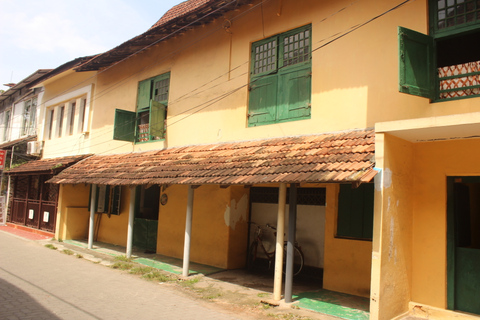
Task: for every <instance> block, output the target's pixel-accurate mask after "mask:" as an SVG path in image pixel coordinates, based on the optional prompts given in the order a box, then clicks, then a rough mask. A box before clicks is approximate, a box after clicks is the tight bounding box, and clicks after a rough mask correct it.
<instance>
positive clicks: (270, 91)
mask: <svg viewBox="0 0 480 320" xmlns="http://www.w3.org/2000/svg"><path fill="white" fill-rule="evenodd" d="M277 82H278V81H277V76H276V75H273V76H265V77H263V78H258V79H256V80H254V81H252V83H251V84H250V96H249V102H248V107H249V112H248V124H249V126H255V125H257V124H265V123H272V122H274V121H275V115H276V106H277Z"/></svg>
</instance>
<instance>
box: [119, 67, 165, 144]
mask: <svg viewBox="0 0 480 320" xmlns="http://www.w3.org/2000/svg"><path fill="white" fill-rule="evenodd" d="M157 85H158V86H159V85H162V87H161V88H163V89H164V90H161V91H158V90H159V89H160V88H159V87H158V86H157ZM169 91H170V72H166V73H163V74H161V75H158V76H156V77H152V78H149V79H146V80H143V81H140V82H139V83H138V90H137V105H136V109H135V111H127V110H122V109H116V110H115V120H114V132H113V139H114V140H121V141H130V142H134V143H148V142H158V141H162V140H164V139H165V133H166V132H165V131H166V126H165V121H166V119H167V109H168V95H169ZM140 125H143V126H145V127H146V128H147V129H146V132H141V130H140Z"/></svg>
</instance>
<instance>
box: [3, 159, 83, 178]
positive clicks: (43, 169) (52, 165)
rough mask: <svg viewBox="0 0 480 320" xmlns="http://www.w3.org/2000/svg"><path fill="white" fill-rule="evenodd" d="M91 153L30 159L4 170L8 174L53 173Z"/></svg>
mask: <svg viewBox="0 0 480 320" xmlns="http://www.w3.org/2000/svg"><path fill="white" fill-rule="evenodd" d="M89 156H91V155H88V154H86V155H79V156H69V157H61V158H51V159H41V160H35V161H30V162H27V163H25V164H22V165H20V166H18V167H15V168H13V169H10V170H9V171H5V173H6V174H9V175H24V174H55V173H58V172H60V171H62V170H63V169H65V168H66V167H68V166H71V165H72V164H74V163H76V162H78V161H80V160H82V159H85V158H87V157H89Z"/></svg>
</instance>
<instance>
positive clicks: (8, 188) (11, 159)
mask: <svg viewBox="0 0 480 320" xmlns="http://www.w3.org/2000/svg"><path fill="white" fill-rule="evenodd" d="M14 152H15V146H12V152H11V154H10V168H11V167H12V165H13V154H14ZM7 181H8V182H7V196H6V200H5V221H7V218H6V216H7V214H8V204H9V203H10V188H11V187H10V186H11V183H12V176H11V175H8V180H7ZM25 221H27V220H25Z"/></svg>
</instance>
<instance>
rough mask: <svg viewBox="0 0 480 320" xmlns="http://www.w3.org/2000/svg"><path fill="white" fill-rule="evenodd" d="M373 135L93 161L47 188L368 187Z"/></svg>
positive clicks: (296, 139)
mask: <svg viewBox="0 0 480 320" xmlns="http://www.w3.org/2000/svg"><path fill="white" fill-rule="evenodd" d="M374 141H375V140H374V130H373V129H371V130H356V131H349V132H341V133H333V134H322V135H310V136H299V137H287V138H276V139H264V140H256V141H245V142H236V143H223V144H212V145H200V146H188V147H177V148H170V149H164V150H158V151H154V152H152V151H149V152H138V153H128V154H121V155H96V156H92V157H90V158H87V159H84V160H82V161H80V162H78V163H77V164H75V165H73V166H71V167H70V168H67V169H65V170H64V171H62V172H61V173H60V174H58V175H57V176H55V177H54V178H52V179H51V180H49V182H52V183H72V184H77V183H89V184H110V185H137V184H225V185H228V184H260V183H278V182H284V183H300V182H368V181H370V180H371V179H372V178H373V177H374V176H375V174H376V171H375V170H374V169H373V167H374V150H375V145H374Z"/></svg>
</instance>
